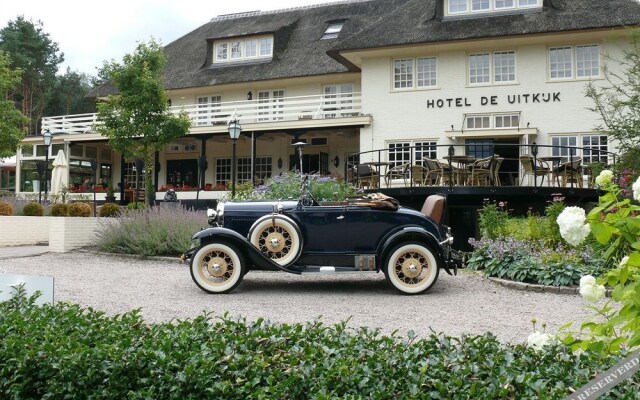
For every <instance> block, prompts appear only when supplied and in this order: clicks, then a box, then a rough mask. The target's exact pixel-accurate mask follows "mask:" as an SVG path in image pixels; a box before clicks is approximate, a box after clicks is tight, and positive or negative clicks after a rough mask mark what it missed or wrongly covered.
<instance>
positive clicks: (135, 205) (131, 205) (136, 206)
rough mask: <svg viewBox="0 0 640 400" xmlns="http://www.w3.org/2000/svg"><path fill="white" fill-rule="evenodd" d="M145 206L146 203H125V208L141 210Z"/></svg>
mask: <svg viewBox="0 0 640 400" xmlns="http://www.w3.org/2000/svg"><path fill="white" fill-rule="evenodd" d="M145 208H147V205H146V204H144V203H141V202H134V203H129V204H127V210H142V209H145Z"/></svg>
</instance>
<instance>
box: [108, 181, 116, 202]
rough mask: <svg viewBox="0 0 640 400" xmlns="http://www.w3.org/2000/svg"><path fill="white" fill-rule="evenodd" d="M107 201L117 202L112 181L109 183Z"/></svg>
mask: <svg viewBox="0 0 640 400" xmlns="http://www.w3.org/2000/svg"><path fill="white" fill-rule="evenodd" d="M106 200H107V203H115V202H116V195H115V193H114V192H113V186H111V183H108V184H107V199H106Z"/></svg>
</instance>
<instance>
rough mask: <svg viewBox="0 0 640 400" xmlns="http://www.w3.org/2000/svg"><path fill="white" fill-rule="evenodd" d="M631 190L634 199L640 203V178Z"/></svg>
mask: <svg viewBox="0 0 640 400" xmlns="http://www.w3.org/2000/svg"><path fill="white" fill-rule="evenodd" d="M631 188H632V189H633V198H634V199H636V201H640V177H638V180H636V182H635V183H634V184H633V186H631Z"/></svg>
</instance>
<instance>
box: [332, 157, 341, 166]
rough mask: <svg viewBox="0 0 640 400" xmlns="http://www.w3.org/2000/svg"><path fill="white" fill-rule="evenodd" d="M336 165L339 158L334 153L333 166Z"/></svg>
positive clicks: (338, 163)
mask: <svg viewBox="0 0 640 400" xmlns="http://www.w3.org/2000/svg"><path fill="white" fill-rule="evenodd" d="M338 165H340V158H339V157H338V156H337V155H336V156H335V157H334V159H333V166H334V167H336V168H338Z"/></svg>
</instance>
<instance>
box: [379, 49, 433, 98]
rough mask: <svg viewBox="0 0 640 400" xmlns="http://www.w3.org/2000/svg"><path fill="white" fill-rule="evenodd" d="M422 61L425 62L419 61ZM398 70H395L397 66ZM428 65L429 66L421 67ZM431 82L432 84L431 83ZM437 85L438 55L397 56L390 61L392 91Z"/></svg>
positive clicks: (430, 87) (428, 87)
mask: <svg viewBox="0 0 640 400" xmlns="http://www.w3.org/2000/svg"><path fill="white" fill-rule="evenodd" d="M422 62H424V63H425V64H422V65H421V63H422ZM398 67H399V68H400V69H399V71H396V69H397V68H398ZM423 67H429V68H423ZM432 83H433V84H432ZM437 87H438V57H436V56H424V57H417V58H397V59H394V60H392V61H391V89H392V90H394V91H403V90H415V89H435V88H437Z"/></svg>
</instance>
